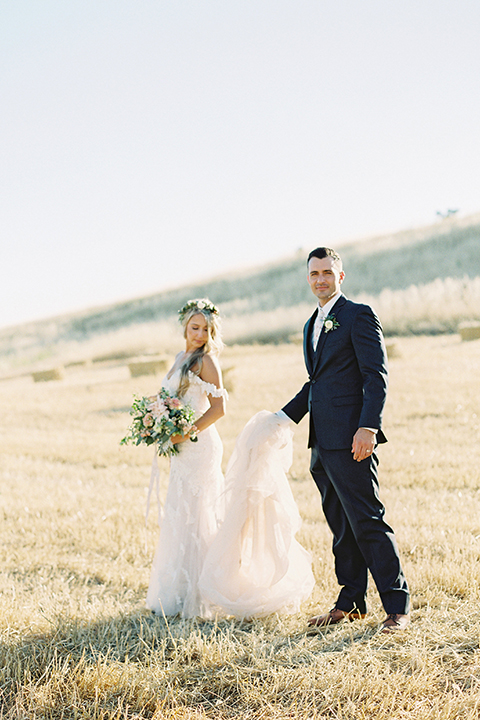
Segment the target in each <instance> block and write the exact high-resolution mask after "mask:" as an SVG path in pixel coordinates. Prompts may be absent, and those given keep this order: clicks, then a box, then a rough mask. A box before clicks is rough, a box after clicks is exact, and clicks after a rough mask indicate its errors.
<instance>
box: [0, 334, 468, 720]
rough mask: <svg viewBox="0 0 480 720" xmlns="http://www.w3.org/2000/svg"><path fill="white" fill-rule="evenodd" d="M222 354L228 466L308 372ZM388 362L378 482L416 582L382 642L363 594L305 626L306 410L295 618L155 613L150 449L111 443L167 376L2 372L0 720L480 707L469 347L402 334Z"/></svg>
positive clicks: (320, 528) (243, 353) (320, 597)
mask: <svg viewBox="0 0 480 720" xmlns="http://www.w3.org/2000/svg"><path fill="white" fill-rule="evenodd" d="M223 365H224V367H231V368H232V370H231V372H230V375H231V379H232V383H233V391H232V392H231V396H230V402H229V408H228V415H227V416H226V417H225V418H223V419H222V421H221V422H220V423H219V424H218V425H219V431H220V433H221V435H222V437H223V439H224V443H225V456H226V458H228V456H229V455H230V452H231V450H232V447H233V443H234V438H235V435H236V434H237V433H238V431H239V430H240V428H241V427H242V425H243V423H244V422H245V421H246V420H247V419H248V418H249V417H250V416H251V415H252V414H253V413H254V412H256V411H257V410H260V409H262V408H267V409H270V410H276V409H278V408H279V407H280V406H281V405H282V404H283V403H284V402H285V401H287V400H288V399H290V397H291V396H292V395H293V393H294V392H295V391H296V390H297V389H298V388H299V387H300V385H301V384H302V382H303V380H304V370H303V364H302V359H301V348H300V346H298V345H280V346H277V347H271V346H260V347H241V348H240V347H232V348H228V349H227V350H226V351H225V353H224V355H223ZM390 366H391V367H390V369H391V388H390V394H389V400H388V405H387V411H386V420H385V429H386V433H387V435H388V437H389V440H390V442H389V443H388V444H387V445H386V446H384V447H382V448H381V450H380V453H379V454H380V460H381V485H382V488H383V490H382V493H383V499H384V501H385V503H386V506H387V519H388V520H389V521H390V522H391V524H392V525H393V527H394V528H395V530H396V533H397V537H398V542H399V545H400V549H401V552H402V558H403V563H404V568H405V571H406V573H407V577H408V579H409V582H410V585H411V589H412V593H413V613H412V623H411V625H410V628H409V629H408V631H407V632H406V633H404V634H402V635H396V636H384V635H380V634H378V633H377V627H378V623H379V622H380V621H381V620H382V618H383V612H382V610H381V607H380V605H379V601H378V597H377V595H376V592H375V589H374V588H372V589H371V591H370V614H369V616H368V617H367V618H366V619H365V620H364V621H358V622H355V623H350V624H345V625H341V626H338V627H336V628H332V629H328V630H310V631H307V625H306V620H307V618H308V616H309V615H310V614H312V613H314V612H316V611H317V610H324V609H328V608H329V607H330V606H331V603H332V601H333V600H334V599H335V597H336V592H337V588H336V583H335V578H334V575H333V563H332V555H331V549H330V545H331V538H330V533H329V531H328V529H327V528H326V526H325V523H324V521H323V518H322V512H321V507H320V500H319V497H318V494H317V492H316V490H315V489H314V487H313V484H312V482H311V481H310V479H309V477H308V455H307V450H306V448H305V444H306V426H305V421H304V422H303V423H302V424H301V425H300V427H299V428H298V429H297V430H296V434H295V457H294V463H293V466H292V470H291V482H292V487H293V490H294V493H295V496H296V498H297V501H298V503H299V506H300V510H301V513H302V516H303V518H304V524H303V527H302V530H301V534H300V538H299V539H300V540H301V541H302V542H303V543H304V544H305V546H306V547H307V548H308V549H309V550H310V551H311V552H312V555H313V557H314V565H315V573H316V577H317V586H316V589H315V591H314V594H313V596H312V598H311V599H310V601H309V602H308V603H307V604H306V605H305V607H304V608H303V613H302V614H301V615H299V616H294V617H279V616H272V617H269V618H267V619H265V620H258V621H253V622H246V621H243V622H240V621H233V620H219V621H217V622H202V621H182V620H178V619H168V622H166V621H164V620H163V619H159V618H155V617H153V616H152V615H151V614H149V613H148V612H147V611H146V610H145V609H144V598H145V594H146V588H147V583H148V577H149V567H150V563H151V559H152V554H153V549H154V545H155V541H156V536H157V527H156V519H155V512H154V511H153V512H151V513H150V518H149V520H148V527H147V529H145V524H144V512H145V501H146V490H147V485H148V480H149V474H150V463H151V459H152V451H151V449H150V450H149V449H145V448H130V447H120V446H119V444H118V443H119V440H120V438H121V437H122V435H123V434H124V433H125V430H126V426H127V425H128V422H129V417H128V414H127V410H128V407H129V405H130V402H131V397H132V393H133V392H139V393H142V394H143V393H150V392H151V391H152V390H155V389H156V387H157V384H158V382H159V378H157V379H155V378H152V377H150V378H149V377H143V378H142V377H140V378H136V379H134V380H132V379H130V378H129V375H128V371H127V368H126V366H125V365H122V364H114V363H110V364H109V363H108V362H105V363H103V364H102V363H97V364H95V365H85V366H78V367H75V366H72V367H71V368H67V371H66V374H65V377H64V379H63V380H59V381H54V382H45V383H33V381H32V380H31V379H30V378H29V377H20V378H17V379H11V380H5V381H3V382H1V383H0V399H1V408H2V413H1V416H0V437H1V450H2V463H1V468H0V493H1V508H2V515H3V517H2V524H1V544H0V547H1V561H0V562H1V570H2V572H1V576H0V597H1V604H0V627H1V634H2V636H1V646H0V705H1V710H0V718H2V719H5V720H7V718H8V719H11V720H13V719H14V718H15V719H17V720H20V719H27V718H29V719H30V718H42V719H43V718H45V719H49V718H52V719H57V718H66V719H67V718H68V719H70V718H72V719H73V718H79V719H80V718H85V719H87V718H88V719H90V718H91V719H97V718H98V719H100V718H102V719H104V720H107V719H108V720H110V719H111V720H113V719H114V718H115V719H116V720H121V719H122V720H123V719H125V720H126V719H130V720H133V719H134V718H138V719H140V718H155V719H156V720H160V718H162V719H163V718H172V719H173V718H177V719H181V720H185V719H187V718H188V719H190V718H211V719H215V720H223V719H224V718H242V719H243V718H245V719H247V718H252V719H253V718H255V719H257V718H258V719H260V718H265V719H267V718H289V719H290V718H292V719H293V718H302V719H308V720H310V719H312V720H313V719H314V718H331V719H335V720H371V719H375V720H387V718H388V720H396V719H402V720H420V719H421V720H447V718H448V719H451V720H453V719H455V720H470V719H472V720H473V719H474V718H478V717H480V589H479V582H480V562H479V561H480V488H479V485H480V482H479V480H480V471H479V465H480V444H479V441H480V404H479V395H480V393H479V387H480V380H479V378H480V341H473V342H464V343H461V342H460V339H459V337H458V336H455V335H451V336H437V337H413V338H401V339H398V340H397V341H396V353H395V356H393V357H392V359H391V362H390ZM160 464H161V481H162V493H164V492H165V488H166V481H167V472H168V465H167V461H161V463H160Z"/></svg>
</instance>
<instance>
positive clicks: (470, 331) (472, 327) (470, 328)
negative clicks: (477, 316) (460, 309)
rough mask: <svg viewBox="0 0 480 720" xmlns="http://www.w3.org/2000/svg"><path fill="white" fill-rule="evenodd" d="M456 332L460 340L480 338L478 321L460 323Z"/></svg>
mask: <svg viewBox="0 0 480 720" xmlns="http://www.w3.org/2000/svg"><path fill="white" fill-rule="evenodd" d="M458 332H459V333H460V337H461V338H462V340H479V339H480V323H462V324H461V325H460V326H459V328H458Z"/></svg>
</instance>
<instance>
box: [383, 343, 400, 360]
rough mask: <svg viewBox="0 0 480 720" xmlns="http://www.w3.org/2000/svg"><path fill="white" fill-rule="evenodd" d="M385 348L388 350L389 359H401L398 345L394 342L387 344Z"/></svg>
mask: <svg viewBox="0 0 480 720" xmlns="http://www.w3.org/2000/svg"><path fill="white" fill-rule="evenodd" d="M385 348H386V350H387V357H388V358H395V357H400V352H399V350H398V346H397V343H394V342H389V343H385Z"/></svg>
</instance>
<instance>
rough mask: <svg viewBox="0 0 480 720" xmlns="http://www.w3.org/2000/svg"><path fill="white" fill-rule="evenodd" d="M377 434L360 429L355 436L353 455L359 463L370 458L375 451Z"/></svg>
mask: <svg viewBox="0 0 480 720" xmlns="http://www.w3.org/2000/svg"><path fill="white" fill-rule="evenodd" d="M375 440H376V433H375V432H373V431H372V430H368V429H367V428H358V430H357V432H356V433H355V435H354V436H353V443H352V453H353V459H354V460H357V462H361V461H362V460H365V458H367V457H370V455H371V454H372V453H373V451H374V449H375Z"/></svg>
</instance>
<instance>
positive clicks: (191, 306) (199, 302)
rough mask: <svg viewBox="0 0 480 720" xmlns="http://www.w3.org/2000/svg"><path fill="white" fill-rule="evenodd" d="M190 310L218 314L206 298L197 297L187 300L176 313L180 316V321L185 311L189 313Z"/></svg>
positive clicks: (216, 309)
mask: <svg viewBox="0 0 480 720" xmlns="http://www.w3.org/2000/svg"><path fill="white" fill-rule="evenodd" d="M191 310H198V312H202V313H204V312H207V313H211V314H212V315H218V314H219V313H218V308H217V307H216V306H215V305H214V304H213V303H212V302H210V300H209V299H208V298H197V299H196V300H189V301H188V302H187V303H185V305H184V306H183V307H182V308H181V309H180V310H179V311H178V314H179V316H180V318H179V319H180V322H182V320H183V318H184V317H185V315H186V314H187V313H189V312H190V311H191Z"/></svg>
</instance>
